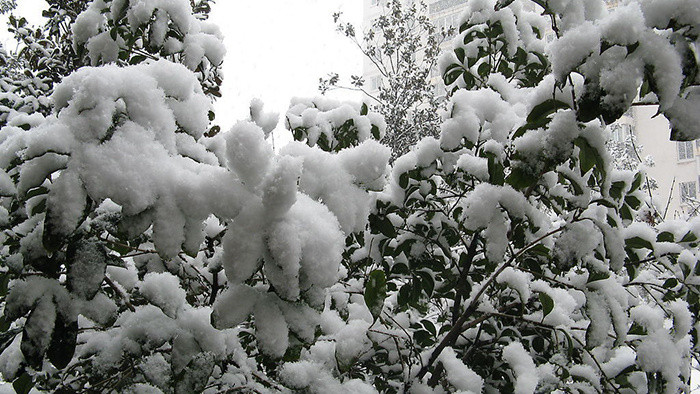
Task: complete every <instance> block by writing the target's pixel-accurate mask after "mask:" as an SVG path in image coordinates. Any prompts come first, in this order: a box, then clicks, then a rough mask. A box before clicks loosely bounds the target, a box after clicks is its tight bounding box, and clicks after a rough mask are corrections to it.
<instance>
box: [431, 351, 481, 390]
mask: <svg viewBox="0 0 700 394" xmlns="http://www.w3.org/2000/svg"><path fill="white" fill-rule="evenodd" d="M438 361H440V362H441V363H442V366H443V367H444V368H445V373H446V376H447V381H449V382H450V384H451V385H452V386H454V388H456V389H457V390H461V391H467V392H473V393H481V392H482V390H483V387H484V379H483V378H482V377H481V376H479V375H478V374H477V373H476V372H474V371H472V370H471V369H470V368H469V367H468V366H466V365H465V364H464V363H463V362H462V361H461V360H460V359H459V358H457V355H456V354H455V351H454V349H452V348H451V347H446V348H445V349H443V350H442V353H440V356H439V357H438Z"/></svg>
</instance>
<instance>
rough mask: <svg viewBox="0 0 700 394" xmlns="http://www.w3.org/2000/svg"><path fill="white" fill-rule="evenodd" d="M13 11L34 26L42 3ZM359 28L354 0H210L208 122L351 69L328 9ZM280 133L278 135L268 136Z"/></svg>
mask: <svg viewBox="0 0 700 394" xmlns="http://www.w3.org/2000/svg"><path fill="white" fill-rule="evenodd" d="M17 3H18V7H17V10H15V14H16V15H21V16H25V17H27V19H28V20H29V21H30V23H33V24H39V23H41V10H42V7H43V5H44V4H45V3H44V2H43V0H19V1H18V2H17ZM334 12H342V13H343V16H344V19H345V20H347V21H349V22H352V23H354V24H355V25H356V26H360V25H361V23H362V1H361V0H291V1H290V0H218V1H217V2H216V3H215V4H214V7H213V10H212V13H211V14H210V20H211V21H212V22H214V23H216V24H217V25H219V27H220V28H221V31H222V32H223V33H224V36H225V39H224V45H225V46H226V49H227V54H226V58H225V60H224V83H223V86H222V98H220V99H218V100H217V102H216V104H215V108H216V111H215V112H216V116H217V119H216V123H217V124H220V125H221V126H222V128H223V129H224V130H226V129H228V128H229V127H231V126H232V125H233V124H234V123H235V121H236V120H239V119H244V118H246V117H247V115H248V104H249V103H250V100H251V99H252V98H254V97H257V98H260V99H262V100H263V102H264V103H265V109H269V110H273V111H276V112H279V113H280V115H281V116H283V115H284V112H285V111H286V109H287V107H288V105H289V100H290V99H291V98H292V97H294V96H302V97H309V96H315V95H318V94H319V92H318V79H319V77H322V76H325V75H326V74H328V73H330V72H337V73H339V74H340V75H341V76H345V77H348V76H349V75H350V74H359V73H361V71H362V58H361V56H360V54H359V52H358V51H357V49H356V48H355V47H354V46H353V44H352V43H351V42H350V41H349V40H348V39H346V38H345V37H343V36H341V35H340V33H337V32H336V31H335V25H334V23H333V18H332V14H333V13H334ZM6 26H7V16H6V15H4V16H2V18H0V30H1V31H2V34H0V41H1V42H2V43H3V45H4V46H5V47H7V48H8V49H14V48H13V45H14V44H13V41H12V40H11V39H10V37H9V35H8V34H7V32H6ZM334 95H335V96H334V97H337V98H346V99H353V98H354V99H357V98H358V96H357V95H355V94H349V93H347V92H346V93H345V94H343V93H341V92H334ZM276 134H278V135H280V137H282V138H284V137H286V136H285V135H284V133H276Z"/></svg>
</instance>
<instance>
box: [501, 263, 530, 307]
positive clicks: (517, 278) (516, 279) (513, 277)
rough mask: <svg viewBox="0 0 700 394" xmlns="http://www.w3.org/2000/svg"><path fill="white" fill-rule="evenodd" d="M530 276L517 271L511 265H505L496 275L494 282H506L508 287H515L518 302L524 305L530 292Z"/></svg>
mask: <svg viewBox="0 0 700 394" xmlns="http://www.w3.org/2000/svg"><path fill="white" fill-rule="evenodd" d="M529 282H530V277H529V275H528V274H527V273H525V272H522V271H518V270H516V269H515V268H513V267H506V269H504V270H503V272H501V273H500V274H499V275H498V276H497V277H496V283H506V284H507V285H508V287H511V288H513V289H515V291H517V292H518V296H519V297H520V302H521V303H522V304H523V305H525V304H527V301H528V300H529V299H530V295H531V294H532V293H531V291H530V284H529Z"/></svg>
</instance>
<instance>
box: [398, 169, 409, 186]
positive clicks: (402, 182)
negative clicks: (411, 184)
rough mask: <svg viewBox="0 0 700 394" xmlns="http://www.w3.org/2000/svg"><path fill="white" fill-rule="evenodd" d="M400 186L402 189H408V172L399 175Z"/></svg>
mask: <svg viewBox="0 0 700 394" xmlns="http://www.w3.org/2000/svg"><path fill="white" fill-rule="evenodd" d="M399 187H400V188H402V189H406V188H407V187H408V173H407V172H404V173H403V174H401V175H399Z"/></svg>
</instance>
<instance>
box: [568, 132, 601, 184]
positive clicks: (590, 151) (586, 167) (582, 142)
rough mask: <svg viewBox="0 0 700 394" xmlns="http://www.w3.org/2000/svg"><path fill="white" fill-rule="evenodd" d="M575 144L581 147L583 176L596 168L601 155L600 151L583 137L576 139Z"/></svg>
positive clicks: (580, 156) (580, 155) (580, 158)
mask: <svg viewBox="0 0 700 394" xmlns="http://www.w3.org/2000/svg"><path fill="white" fill-rule="evenodd" d="M574 143H575V144H576V146H578V147H579V151H580V152H579V161H580V166H581V175H583V174H585V173H587V172H588V171H590V170H591V169H592V168H593V167H595V165H596V162H597V157H598V156H599V154H598V151H597V150H596V149H595V148H593V147H592V146H591V144H589V143H588V140H587V139H585V138H583V137H578V138H576V140H575V141H574Z"/></svg>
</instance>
